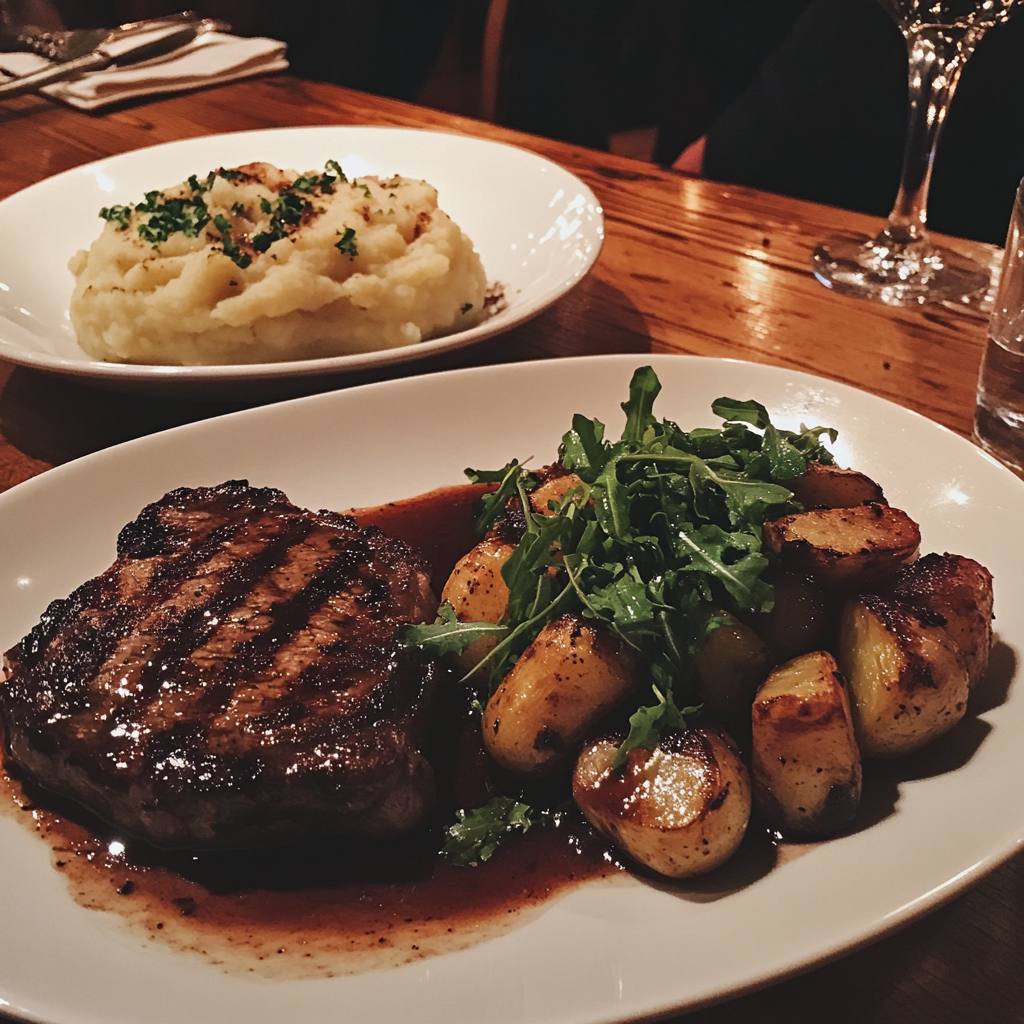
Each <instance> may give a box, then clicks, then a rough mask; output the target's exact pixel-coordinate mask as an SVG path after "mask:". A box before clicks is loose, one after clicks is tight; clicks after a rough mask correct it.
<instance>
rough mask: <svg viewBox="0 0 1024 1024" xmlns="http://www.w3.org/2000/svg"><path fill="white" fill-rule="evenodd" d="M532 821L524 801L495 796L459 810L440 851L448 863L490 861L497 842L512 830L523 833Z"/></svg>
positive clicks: (512, 831) (505, 837) (506, 836)
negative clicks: (479, 803)
mask: <svg viewBox="0 0 1024 1024" xmlns="http://www.w3.org/2000/svg"><path fill="white" fill-rule="evenodd" d="M533 823H534V820H533V817H532V815H531V812H530V807H529V805H528V804H523V803H520V802H519V801H518V800H514V799H513V798H512V797H510V796H497V797H495V798H494V799H493V800H491V801H489V802H488V803H486V804H484V806H483V807H477V808H476V809H475V810H472V811H459V812H458V816H457V821H456V822H455V824H454V825H452V826H451V828H449V829H448V832H447V835H448V839H447V840H446V841H445V844H444V846H443V847H441V853H442V854H444V856H445V857H446V858H447V860H448V862H449V863H450V864H472V865H474V866H475V865H477V864H480V863H482V862H483V861H485V860H490V859H491V857H492V856H493V854H494V851H495V850H496V849H497V848H498V844H499V843H501V842H502V841H503V840H504V839H507V838H508V837H509V836H510V835H511V834H513V833H514V832H516V831H517V830H518V831H521V832H526V831H527V830H528V829H529V828H530V826H531V825H533Z"/></svg>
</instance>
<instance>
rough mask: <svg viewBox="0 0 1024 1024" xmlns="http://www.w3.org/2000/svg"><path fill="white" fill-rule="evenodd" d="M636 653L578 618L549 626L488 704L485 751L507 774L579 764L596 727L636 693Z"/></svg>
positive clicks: (484, 732)
mask: <svg viewBox="0 0 1024 1024" xmlns="http://www.w3.org/2000/svg"><path fill="white" fill-rule="evenodd" d="M638 675H639V674H638V671H637V662H636V658H635V657H634V655H633V652H632V649H631V648H629V647H628V646H626V644H624V643H622V642H621V641H620V640H618V639H617V638H616V637H614V636H613V635H611V634H609V633H606V632H604V631H603V630H598V629H596V628H595V627H594V626H592V625H589V624H588V623H587V622H586V621H585V620H584V619H582V618H581V617H580V616H578V615H563V616H562V617H561V618H559V619H556V620H555V621H554V622H552V623H549V624H548V625H547V626H545V627H544V628H543V629H542V630H541V631H540V633H539V634H538V636H537V639H536V640H534V641H533V643H532V644H530V646H529V647H527V648H526V650H525V651H523V653H522V654H521V655H520V657H519V660H518V661H517V662H516V663H515V664H514V665H513V666H512V668H511V670H510V671H509V673H508V675H506V676H505V678H504V679H503V680H502V682H501V683H500V684H499V686H498V689H497V690H495V692H494V694H493V696H492V697H491V699H490V700H489V701H488V702H487V707H486V708H484V714H483V735H484V747H485V748H486V749H487V752H488V753H489V754H490V755H491V757H493V758H494V760H495V761H497V762H498V764H500V765H501V766H502V767H503V768H508V769H510V770H511V771H514V772H520V773H522V774H530V775H532V774H536V773H542V772H544V771H546V770H547V769H549V768H551V767H554V766H555V765H557V764H559V763H560V762H563V761H565V760H567V759H569V758H572V757H575V756H576V753H577V752H578V750H579V746H580V744H581V743H582V742H583V738H584V736H586V734H587V732H588V731H589V730H590V729H592V728H593V727H594V725H595V723H597V721H598V720H599V719H600V718H602V717H603V716H604V715H605V714H607V713H608V712H609V711H610V710H611V709H612V708H614V707H615V706H616V705H617V704H619V703H620V702H621V701H622V700H623V699H624V698H625V697H626V696H628V695H629V693H631V692H632V691H633V690H634V689H636V687H637V684H638V682H639V678H638Z"/></svg>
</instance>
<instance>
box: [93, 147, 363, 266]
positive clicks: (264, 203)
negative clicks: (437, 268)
mask: <svg viewBox="0 0 1024 1024" xmlns="http://www.w3.org/2000/svg"><path fill="white" fill-rule="evenodd" d="M326 169H327V171H333V172H334V174H333V175H332V174H327V173H325V174H323V175H317V174H306V175H299V177H297V178H296V179H295V181H293V182H292V184H291V185H289V186H287V187H286V188H283V189H281V191H280V193H279V195H278V196H277V198H276V199H275V200H270V199H267V198H265V197H261V198H260V201H259V206H260V211H261V212H262V213H263V214H266V215H268V216H269V217H270V224H269V225H268V227H267V228H266V230H263V231H260V232H258V233H257V234H256V235H255V236H254V237H253V238H252V240H251V242H250V243H249V244H250V245H251V247H252V249H253V250H255V251H256V252H258V253H263V252H266V251H267V250H268V249H269V248H270V246H271V245H273V243H274V242H276V241H278V240H279V239H282V238H286V237H288V234H289V229H290V228H294V227H295V226H296V225H298V224H300V223H301V222H302V219H303V217H305V216H306V215H307V213H308V212H310V211H312V210H313V204H312V203H311V202H310V201H309V199H307V198H305V196H306V195H309V194H320V193H330V192H333V190H334V189H333V185H334V183H335V182H336V181H339V180H340V181H346V180H347V179H346V177H345V174H344V172H343V171H342V169H341V165H340V164H339V163H338V162H337V161H336V160H328V161H327V164H326ZM242 176H243V172H242V171H240V170H237V169H234V168H224V167H220V168H218V169H217V170H216V171H210V173H209V174H208V175H207V176H206V177H205V178H204V179H200V178H199V177H198V176H197V175H195V174H192V175H189V177H188V179H187V181H186V183H185V184H186V185H187V187H188V189H189V192H190V195H188V196H186V197H175V198H168V197H167V196H166V195H165V194H164V193H163V192H147V193H146V197H145V199H144V200H143V201H142V202H141V203H138V204H137V205H135V206H130V205H129V206H111V207H104V208H103V209H102V210H100V216H101V217H102V218H103V219H104V220H107V221H110V222H112V223H114V224H116V225H117V227H118V229H119V230H122V231H123V230H126V229H127V228H128V226H129V224H130V223H131V217H132V213H133V212H135V213H139V214H143V215H144V216H142V217H140V218H139V227H138V231H139V235H140V237H141V238H143V239H144V240H145V241H147V242H150V243H151V244H152V245H153V248H157V246H159V245H160V243H161V242H165V241H167V239H168V238H170V236H171V235H172V234H174V233H175V232H179V231H180V232H181V233H182V234H184V235H185V236H186V237H188V238H196V237H198V235H199V233H200V231H202V230H203V228H205V227H206V225H207V224H209V223H210V220H211V217H210V212H209V210H208V208H207V206H206V201H205V199H204V198H203V196H204V195H205V194H206V193H207V192H209V191H210V189H211V188H212V187H213V183H214V181H215V180H216V178H218V177H221V178H225V179H226V180H228V181H233V180H235V179H236V178H240V177H242ZM362 187H363V188H364V190H365V189H366V186H365V185H364V186H362ZM367 195H369V192H368V191H367ZM323 210H324V208H323V207H317V208H316V212H320V213H322V212H323ZM231 212H232V213H233V214H234V215H235V216H237V217H243V216H246V208H245V204H244V203H243V202H236V203H234V204H232V206H231ZM213 224H214V226H215V227H216V228H217V230H218V231H219V232H220V234H221V242H222V246H223V251H224V254H225V255H226V256H229V257H230V258H231V259H232V260H234V262H235V263H236V264H237V265H238V266H239V267H241V268H242V269H243V270H244V269H245V268H246V267H248V266H249V265H250V264H251V263H252V256H251V255H249V253H242V251H241V249H240V248H239V245H238V243H237V242H236V241H235V240H234V239H233V238H232V237H231V231H232V224H231V221H230V220H229V219H228V218H227V217H225V216H224V215H223V214H217V216H216V217H214V218H213ZM336 244H337V248H338V250H339V251H340V252H343V253H345V254H346V255H348V256H353V257H354V256H356V255H358V250H357V249H356V245H355V231H353V230H352V229H351V228H349V229H348V230H347V231H346V232H345V235H344V237H343V238H342V239H341V241H340V242H338V243H336Z"/></svg>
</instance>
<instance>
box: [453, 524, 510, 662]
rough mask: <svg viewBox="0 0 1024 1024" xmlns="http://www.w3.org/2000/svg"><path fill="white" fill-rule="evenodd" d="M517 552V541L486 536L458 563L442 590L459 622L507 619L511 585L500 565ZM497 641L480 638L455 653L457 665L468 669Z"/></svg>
mask: <svg viewBox="0 0 1024 1024" xmlns="http://www.w3.org/2000/svg"><path fill="white" fill-rule="evenodd" d="M513 551H515V545H514V544H508V543H505V542H504V541H501V540H498V539H496V538H492V537H487V538H485V539H484V540H482V541H481V542H480V543H479V544H477V546H476V547H475V548H473V549H472V550H471V551H470V552H469V553H468V554H466V555H463V557H462V558H460V559H459V561H458V562H457V563H456V564H455V568H454V569H453V570H452V574H451V576H449V577H448V582H447V583H445V585H444V589H443V590H442V591H441V600H442V601H450V602H451V605H452V607H453V608H454V609H455V617H456V618H457V619H458V620H459V621H460V622H493V623H499V622H501V621H502V619H504V617H505V612H506V609H507V608H508V587H507V586H506V585H505V581H504V579H502V576H501V567H502V566H503V565H504V564H505V563H506V562H507V561H508V560H509V557H510V556H511V554H512V552H513ZM495 643H497V640H496V639H495V638H494V637H490V636H487V637H481V638H480V639H479V640H475V641H474V642H473V643H471V644H470V645H469V646H468V647H467V648H466V649H465V650H464V651H463V652H462V653H461V654H458V655H455V656H454V661H455V664H456V667H457V668H458V669H459V671H461V672H464V673H465V672H469V671H470V670H471V669H472V668H473V666H474V665H477V664H478V663H479V662H480V660H481V659H482V658H484V657H486V655H487V652H488V651H489V650H490V649H491V648H492V647H493V646H494V645H495Z"/></svg>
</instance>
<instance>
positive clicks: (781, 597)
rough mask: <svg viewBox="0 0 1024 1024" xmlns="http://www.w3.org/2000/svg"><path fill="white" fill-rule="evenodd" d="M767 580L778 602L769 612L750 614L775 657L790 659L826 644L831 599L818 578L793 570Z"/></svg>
mask: <svg viewBox="0 0 1024 1024" xmlns="http://www.w3.org/2000/svg"><path fill="white" fill-rule="evenodd" d="M768 582H769V583H771V585H772V586H773V587H774V589H775V604H774V605H773V606H772V610H771V611H770V612H758V613H757V614H755V615H751V616H750V617H749V622H750V625H751V627H752V628H753V630H754V632H755V633H757V635H758V636H759V637H761V639H763V640H764V641H765V643H766V644H768V646H769V647H770V648H771V652H772V654H773V655H774V656H775V660H776V661H777V662H780V661H789V660H790V658H795V657H796V656H797V655H798V654H804V653H806V652H807V651H813V650H816V649H817V648H819V647H824V646H825V645H826V638H827V636H828V633H829V629H830V627H831V625H832V616H831V613H830V605H829V602H828V601H827V600H826V598H825V595H824V594H823V593H822V591H821V588H820V587H819V586H818V585H817V584H816V583H815V581H814V580H812V579H811V578H810V577H808V576H799V575H797V574H796V573H792V572H775V573H773V574H772V575H771V576H770V577H768ZM762 678H763V677H762ZM760 681H761V680H758V682H760Z"/></svg>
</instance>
